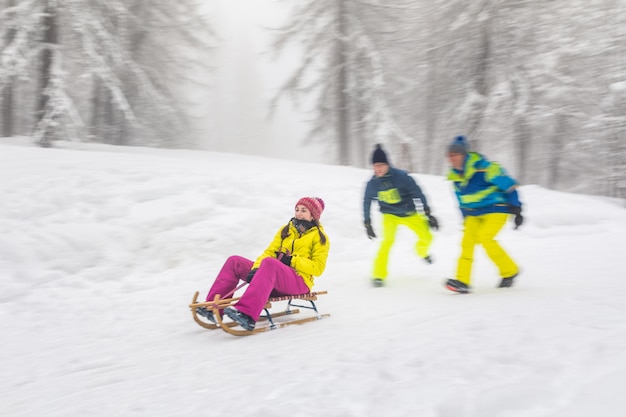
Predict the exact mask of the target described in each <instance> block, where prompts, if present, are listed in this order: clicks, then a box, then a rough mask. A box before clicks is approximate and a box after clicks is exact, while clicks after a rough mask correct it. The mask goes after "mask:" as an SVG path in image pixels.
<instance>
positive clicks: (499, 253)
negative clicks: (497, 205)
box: [456, 213, 519, 285]
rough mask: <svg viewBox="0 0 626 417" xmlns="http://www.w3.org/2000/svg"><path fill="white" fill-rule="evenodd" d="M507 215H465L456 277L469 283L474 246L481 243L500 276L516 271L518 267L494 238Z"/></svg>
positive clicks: (508, 275)
mask: <svg viewBox="0 0 626 417" xmlns="http://www.w3.org/2000/svg"><path fill="white" fill-rule="evenodd" d="M508 218H509V215H508V214H506V213H489V214H483V215H481V216H467V217H465V222H464V226H465V231H464V233H463V239H462V241H461V257H460V258H459V263H458V266H457V271H456V279H458V280H459V281H461V282H462V283H464V284H467V285H469V284H470V281H471V278H470V275H471V271H472V263H473V261H474V247H475V246H476V245H478V244H481V245H483V248H484V249H485V252H486V253H487V256H488V257H489V258H490V259H491V261H492V262H493V263H495V264H496V267H497V268H498V269H499V270H500V276H501V277H503V278H504V277H511V276H513V275H515V274H517V273H518V271H519V268H518V267H517V265H516V264H515V262H513V260H512V259H511V258H510V257H509V255H508V254H507V253H506V252H505V251H504V249H502V247H501V246H500V244H499V243H498V242H497V241H496V240H495V237H496V235H497V234H498V232H499V231H500V229H502V227H503V226H504V225H505V224H506V221H507V220H508Z"/></svg>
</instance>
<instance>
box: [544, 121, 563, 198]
mask: <svg viewBox="0 0 626 417" xmlns="http://www.w3.org/2000/svg"><path fill="white" fill-rule="evenodd" d="M564 125H565V116H564V115H563V114H559V115H557V122H556V126H557V129H556V131H555V132H554V134H553V136H552V139H551V141H550V146H549V148H550V150H549V153H548V158H549V163H548V181H547V186H548V188H551V189H553V190H558V189H559V184H560V182H561V175H560V174H561V170H560V166H559V162H560V161H561V159H562V158H563V152H562V150H563V145H564V143H563V137H562V136H563V132H564V130H563V128H564Z"/></svg>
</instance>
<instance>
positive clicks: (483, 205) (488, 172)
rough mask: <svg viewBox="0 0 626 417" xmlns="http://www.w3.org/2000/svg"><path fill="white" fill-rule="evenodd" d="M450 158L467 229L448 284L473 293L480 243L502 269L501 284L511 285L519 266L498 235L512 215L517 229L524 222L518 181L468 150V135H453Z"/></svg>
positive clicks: (451, 176) (461, 290)
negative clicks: (472, 276) (474, 263)
mask: <svg viewBox="0 0 626 417" xmlns="http://www.w3.org/2000/svg"><path fill="white" fill-rule="evenodd" d="M447 157H448V162H449V163H450V166H451V169H450V172H449V173H448V180H450V181H452V182H453V184H454V191H455V193H456V197H457V199H458V201H459V206H460V209H461V214H462V215H463V219H464V220H463V226H464V227H465V230H464V232H463V239H462V241H461V257H460V258H459V262H458V265H457V270H456V278H454V279H449V280H448V281H447V282H446V287H447V288H448V289H449V290H451V291H454V292H458V293H461V294H467V293H469V292H470V274H471V271H472V263H473V260H474V247H475V246H476V245H478V244H481V245H482V246H483V248H485V252H486V253H487V256H489V258H490V259H491V261H492V262H493V263H495V264H496V266H497V267H498V269H499V271H500V276H501V277H502V280H501V281H500V285H499V287H500V288H503V287H511V286H512V285H513V283H514V281H515V277H516V276H517V274H518V273H519V268H518V266H517V265H516V264H515V262H513V260H512V259H511V258H510V257H509V255H508V254H507V253H506V252H505V251H504V249H502V247H501V246H500V244H499V243H498V242H497V241H496V240H495V237H496V235H497V234H498V232H499V231H500V229H502V227H503V226H504V225H505V223H506V221H507V219H508V218H509V215H510V214H514V215H515V228H516V229H517V228H518V227H519V226H521V225H522V222H523V221H524V218H523V217H522V203H520V201H519V196H518V194H517V190H516V188H517V187H518V184H517V182H516V181H515V180H514V179H513V178H511V177H510V176H509V175H507V173H506V171H505V170H504V168H502V167H500V165H498V164H497V163H495V162H491V161H489V160H487V158H485V157H484V156H483V155H481V154H479V153H477V152H469V151H468V144H467V140H466V138H465V136H457V137H456V138H454V140H453V141H452V143H451V144H450V146H449V147H448V152H447Z"/></svg>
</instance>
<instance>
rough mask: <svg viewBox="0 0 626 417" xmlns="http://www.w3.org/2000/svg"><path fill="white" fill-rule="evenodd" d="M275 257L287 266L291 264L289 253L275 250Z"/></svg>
mask: <svg viewBox="0 0 626 417" xmlns="http://www.w3.org/2000/svg"><path fill="white" fill-rule="evenodd" d="M276 259H278V260H279V261H281V262H282V263H284V264H285V265H287V266H291V255H288V254H287V253H285V252H276Z"/></svg>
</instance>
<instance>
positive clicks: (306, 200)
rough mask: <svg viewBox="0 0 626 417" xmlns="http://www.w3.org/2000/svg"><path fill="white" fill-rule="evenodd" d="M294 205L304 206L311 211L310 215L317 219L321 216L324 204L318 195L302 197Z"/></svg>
mask: <svg viewBox="0 0 626 417" xmlns="http://www.w3.org/2000/svg"><path fill="white" fill-rule="evenodd" d="M296 206H304V207H306V208H307V209H309V211H310V212H311V216H313V218H314V219H315V220H319V219H320V217H321V216H322V212H323V211H324V208H325V207H326V205H325V204H324V200H322V199H321V198H319V197H302V198H301V199H300V200H298V202H297V203H296Z"/></svg>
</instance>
